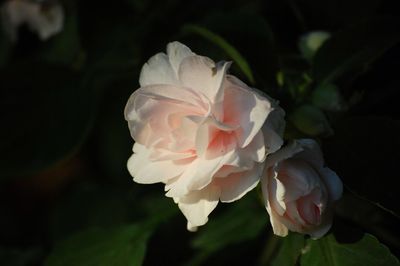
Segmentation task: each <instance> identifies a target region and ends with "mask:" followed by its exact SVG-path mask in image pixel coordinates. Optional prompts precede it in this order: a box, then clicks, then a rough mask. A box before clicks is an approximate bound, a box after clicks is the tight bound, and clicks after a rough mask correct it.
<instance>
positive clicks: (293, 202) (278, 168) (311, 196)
mask: <svg viewBox="0 0 400 266" xmlns="http://www.w3.org/2000/svg"><path fill="white" fill-rule="evenodd" d="M261 185H262V191H263V196H264V201H265V206H266V209H267V211H268V213H269V216H270V220H271V225H272V228H273V231H274V234H276V235H279V236H286V235H287V234H288V230H290V231H294V232H299V233H303V234H308V235H310V236H311V237H312V238H314V239H316V238H320V237H322V236H323V235H324V234H325V233H326V232H328V230H329V229H330V227H331V223H332V203H333V202H334V201H335V200H338V199H339V198H340V197H341V195H342V191H343V185H342V182H341V180H340V179H339V177H338V176H337V175H336V173H335V172H333V171H332V170H331V169H329V168H327V167H324V160H323V157H322V152H321V150H320V148H319V146H318V144H317V143H316V142H315V141H314V140H311V139H302V140H296V141H293V142H291V143H290V144H288V145H287V146H286V147H284V148H282V149H281V150H279V151H277V152H275V153H274V154H271V155H270V156H268V157H267V159H266V161H265V169H264V174H263V177H262V179H261Z"/></svg>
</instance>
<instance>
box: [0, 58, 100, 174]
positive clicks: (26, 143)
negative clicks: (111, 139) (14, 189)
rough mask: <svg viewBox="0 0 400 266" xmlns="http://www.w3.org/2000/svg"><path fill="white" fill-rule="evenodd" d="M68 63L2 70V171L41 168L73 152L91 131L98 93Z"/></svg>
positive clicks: (23, 65) (19, 65)
mask: <svg viewBox="0 0 400 266" xmlns="http://www.w3.org/2000/svg"><path fill="white" fill-rule="evenodd" d="M79 78H80V75H79V74H78V73H76V72H73V71H70V70H68V69H65V68H60V67H54V66H48V65H38V64H30V63H23V64H16V65H14V66H10V67H8V68H7V69H5V70H3V71H1V73H0V87H1V88H2V90H1V96H0V108H1V109H0V116H1V120H2V121H3V123H4V125H5V127H6V128H5V130H2V131H1V133H0V151H1V152H0V154H1V155H0V156H1V158H0V169H1V171H0V176H1V177H2V179H3V178H7V177H9V176H16V175H23V174H28V173H32V172H36V171H39V170H41V169H43V168H45V167H48V166H50V165H52V164H54V163H56V162H57V161H59V160H61V159H63V158H65V157H67V156H68V155H70V154H72V153H73V152H74V151H75V150H76V149H77V148H78V147H79V145H80V144H81V143H82V141H83V140H84V138H85V136H86V135H87V133H88V132H89V129H90V127H91V124H92V120H93V117H94V113H95V112H94V107H95V103H96V100H97V99H98V96H99V95H97V94H93V93H92V91H91V89H90V88H88V87H81V86H80V82H79Z"/></svg>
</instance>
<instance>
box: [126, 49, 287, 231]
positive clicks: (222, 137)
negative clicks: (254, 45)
mask: <svg viewBox="0 0 400 266" xmlns="http://www.w3.org/2000/svg"><path fill="white" fill-rule="evenodd" d="M229 66H230V63H227V62H220V63H214V61H212V60H211V59H209V58H207V57H204V56H199V55H196V54H194V53H193V52H192V51H191V50H190V49H189V48H188V47H186V46H185V45H183V44H181V43H179V42H173V43H170V44H168V46H167V54H164V53H159V54H156V55H155V56H153V57H152V58H150V60H149V61H148V62H147V63H146V64H145V65H144V66H143V68H142V71H141V74H140V88H139V89H137V90H136V91H135V92H134V93H133V94H132V95H131V97H130V99H129V101H128V103H127V105H126V108H125V118H126V120H127V121H128V125H129V129H130V132H131V135H132V137H133V139H134V140H135V141H136V143H135V145H134V147H133V152H134V154H133V155H132V157H131V158H130V159H129V161H128V170H129V172H130V173H131V175H132V176H133V177H134V181H136V182H138V183H143V184H150V183H157V182H162V183H165V184H166V185H165V190H166V191H167V193H166V196H167V197H171V198H173V199H174V201H175V202H176V203H177V204H178V206H179V208H180V209H181V211H182V212H183V214H184V215H185V217H186V218H187V220H188V229H189V230H195V229H196V228H197V226H201V225H204V224H205V223H206V222H207V220H208V215H209V214H210V213H211V212H212V210H213V209H214V208H215V207H216V206H217V204H218V202H219V201H221V202H232V201H235V200H237V199H240V198H241V197H242V196H243V195H245V194H246V193H247V192H248V191H250V190H252V189H253V188H254V187H256V185H257V184H258V182H259V180H260V177H261V173H262V169H263V164H262V162H263V161H264V159H265V156H266V154H268V153H271V152H274V151H276V150H277V149H279V148H280V146H281V145H282V142H283V141H282V138H281V134H282V128H283V125H284V121H283V116H284V112H283V110H282V109H280V108H279V107H278V106H277V105H276V104H275V103H274V102H273V101H271V100H270V99H268V98H266V97H264V96H262V95H261V94H260V93H258V92H256V91H255V90H253V89H251V88H249V87H248V86H247V85H246V84H244V83H243V82H241V81H240V80H238V79H237V78H235V77H234V76H231V75H228V74H227V73H226V72H227V70H228V68H229ZM266 120H267V122H266ZM265 122H266V123H265ZM262 128H263V129H262ZM263 132H265V133H263Z"/></svg>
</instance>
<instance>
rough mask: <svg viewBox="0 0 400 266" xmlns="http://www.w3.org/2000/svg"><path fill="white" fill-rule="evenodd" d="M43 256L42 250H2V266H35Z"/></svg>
mask: <svg viewBox="0 0 400 266" xmlns="http://www.w3.org/2000/svg"><path fill="white" fill-rule="evenodd" d="M41 256H42V250H41V249H40V248H29V249H24V250H20V249H12V248H0V265H7V266H26V265H35V264H37V263H38V262H39V260H40V257H41Z"/></svg>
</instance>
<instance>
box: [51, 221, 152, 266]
mask: <svg viewBox="0 0 400 266" xmlns="http://www.w3.org/2000/svg"><path fill="white" fill-rule="evenodd" d="M151 229H152V227H149V226H147V225H146V224H132V225H126V226H121V227H116V228H111V229H100V228H92V229H88V230H86V231H83V232H80V233H78V234H75V235H73V236H71V237H70V238H68V239H66V240H64V241H62V242H61V243H60V244H59V245H57V246H56V247H55V249H54V250H53V252H52V253H51V254H50V256H49V257H48V258H47V259H46V262H45V266H64V265H65V266H70V265H74V266H109V265H114V266H136V265H142V262H143V260H144V256H145V253H146V244H147V240H148V238H149V236H150V233H151V231H152V230H151Z"/></svg>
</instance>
